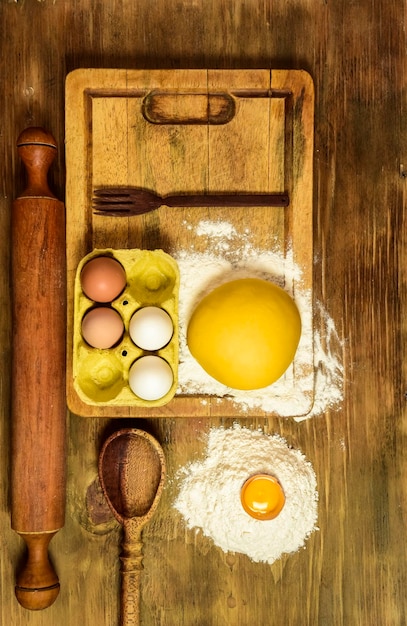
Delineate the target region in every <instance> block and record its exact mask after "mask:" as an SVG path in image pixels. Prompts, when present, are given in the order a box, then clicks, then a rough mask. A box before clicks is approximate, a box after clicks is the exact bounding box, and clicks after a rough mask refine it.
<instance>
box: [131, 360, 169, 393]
mask: <svg viewBox="0 0 407 626" xmlns="http://www.w3.org/2000/svg"><path fill="white" fill-rule="evenodd" d="M173 382H174V376H173V373H172V369H171V367H170V366H169V364H168V363H167V361H165V360H164V359H162V358H161V357H160V356H154V355H148V356H143V357H141V358H139V359H137V361H135V362H134V363H133V365H132V366H131V368H130V371H129V386H130V389H131V390H132V392H133V393H135V394H136V396H138V397H139V398H141V399H142V400H159V399H160V398H163V397H164V396H165V395H166V394H167V393H168V392H169V390H170V389H171V387H172V384H173Z"/></svg>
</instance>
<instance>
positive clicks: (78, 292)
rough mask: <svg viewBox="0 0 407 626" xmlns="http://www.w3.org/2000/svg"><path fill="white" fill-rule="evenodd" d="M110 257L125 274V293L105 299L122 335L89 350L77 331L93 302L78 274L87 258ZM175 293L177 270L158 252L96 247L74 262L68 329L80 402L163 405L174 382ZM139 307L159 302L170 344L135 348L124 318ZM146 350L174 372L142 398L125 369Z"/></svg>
mask: <svg viewBox="0 0 407 626" xmlns="http://www.w3.org/2000/svg"><path fill="white" fill-rule="evenodd" d="M99 256H109V257H111V258H113V259H115V260H116V261H119V263H121V265H122V266H123V268H124V270H125V272H126V279H127V282H126V287H125V289H124V291H123V292H122V293H121V294H120V295H119V296H118V297H117V298H116V299H115V300H113V301H112V302H111V303H110V306H111V307H112V308H113V309H115V310H116V311H117V312H118V313H119V314H120V316H121V318H122V320H123V323H124V334H123V337H122V339H121V340H120V342H119V343H118V344H117V345H115V346H114V347H113V348H109V349H100V348H92V347H91V346H90V345H89V344H87V343H86V342H85V341H84V339H83V337H82V333H81V326H82V319H83V317H84V315H85V313H86V312H87V311H88V310H89V309H91V308H92V307H94V306H95V305H97V303H96V302H94V301H93V300H90V299H89V298H88V297H87V296H86V295H85V294H84V292H83V291H82V287H81V280H80V275H81V271H82V268H83V266H84V265H85V264H86V263H87V262H88V261H90V260H91V259H93V258H95V257H99ZM178 294H179V269H178V265H177V263H176V262H175V260H174V259H173V258H172V257H171V256H170V255H168V254H167V253H166V252H164V251H163V250H140V249H131V250H113V249H111V248H107V249H103V250H99V249H95V250H93V251H92V252H91V253H90V254H88V255H87V256H86V257H84V258H83V259H82V260H81V262H80V263H79V265H78V268H77V271H76V277H75V296H74V297H75V301H74V327H73V379H74V381H73V383H74V388H75V390H76V392H77V394H78V395H79V397H80V398H81V399H82V401H83V402H85V403H86V404H90V405H97V406H109V405H110V406H142V407H154V406H163V405H164V404H167V403H168V402H169V401H170V400H171V399H172V398H173V396H174V394H175V391H176V388H177V385H178V350H179V348H178V346H179V340H178V327H179V324H178ZM143 306H158V307H161V308H162V309H164V310H165V311H166V312H167V313H168V314H169V315H170V317H171V319H172V323H173V326H174V332H173V335H172V338H171V340H170V342H169V343H168V344H167V345H166V346H164V347H163V348H161V349H160V350H157V351H154V352H150V351H146V350H142V349H141V348H139V347H138V346H136V345H135V344H134V343H133V341H132V340H131V338H130V336H129V322H130V319H131V317H132V316H133V315H134V313H135V312H136V311H137V310H138V309H139V308H141V307H143ZM147 354H154V355H157V356H160V357H162V358H163V359H164V360H165V361H167V363H168V364H169V365H170V367H171V369H172V372H173V378H174V380H173V384H172V386H171V388H170V390H169V391H168V393H166V394H165V395H164V396H163V397H161V398H159V399H158V400H143V399H142V398H139V397H138V396H136V395H135V394H134V393H133V391H132V390H131V389H130V387H129V378H128V376H129V370H130V367H131V365H132V364H133V363H134V361H135V360H136V359H138V358H139V357H141V356H144V355H147Z"/></svg>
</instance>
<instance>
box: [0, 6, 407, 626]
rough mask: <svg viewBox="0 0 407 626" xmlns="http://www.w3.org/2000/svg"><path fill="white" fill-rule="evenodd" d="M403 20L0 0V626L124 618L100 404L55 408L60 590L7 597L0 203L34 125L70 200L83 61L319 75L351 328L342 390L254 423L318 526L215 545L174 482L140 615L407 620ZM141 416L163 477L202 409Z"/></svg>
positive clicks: (328, 246)
mask: <svg viewBox="0 0 407 626" xmlns="http://www.w3.org/2000/svg"><path fill="white" fill-rule="evenodd" d="M405 23H406V8H405V4H404V3H403V2H397V1H395V0H359V1H356V0H246V1H245V0H165V1H164V0H156V1H154V2H152V1H151V0H127V1H126V0H122V1H119V0H117V1H115V0H104V1H103V0H94V1H93V2H92V3H89V2H87V1H85V0H71V1H69V0H44V1H43V2H39V1H37V0H25V1H24V0H21V1H17V2H7V1H6V0H2V2H1V4H0V42H1V43H0V46H1V58H0V64H1V66H0V67H1V71H0V79H1V96H0V97H1V104H0V146H1V164H2V168H1V194H0V233H1V242H2V243H1V246H0V269H1V271H0V306H1V315H0V359H1V366H0V401H1V402H0V477H1V483H0V484H1V488H0V576H1V581H0V623H1V624H2V625H4V626H23V625H24V626H25V625H29V626H30V625H33V626H51V625H53V624H66V625H67V626H77V624H84V626H94V625H95V626H96V625H98V626H102V625H105V624H106V626H107V625H109V626H111V625H113V624H116V623H118V611H119V608H118V589H119V577H118V557H117V555H118V544H119V540H120V528H119V527H118V525H117V524H116V522H114V521H113V520H112V519H111V518H110V517H109V515H108V514H107V512H106V510H105V509H104V505H103V502H101V503H100V506H99V508H98V507H95V498H92V496H91V495H90V496H89V493H91V492H89V486H91V485H92V484H93V483H94V480H95V477H96V460H97V453H98V449H99V446H100V441H101V432H102V429H104V427H105V426H108V420H102V421H99V420H85V419H84V418H81V417H77V416H74V415H70V416H68V426H69V465H68V470H69V471H68V496H67V498H68V499H67V517H66V525H65V527H64V529H63V530H62V531H60V532H59V533H58V535H57V536H56V538H55V539H54V540H53V541H52V544H51V546H52V557H53V560H54V563H55V565H56V568H57V570H58V573H59V576H60V579H61V585H62V588H61V593H60V596H59V598H58V599H57V601H56V602H55V604H54V605H53V606H52V607H51V608H49V609H47V610H45V611H42V612H39V613H30V612H28V611H25V610H24V609H22V608H21V607H20V606H19V605H18V603H17V601H16V600H15V597H14V574H15V568H16V566H17V564H18V562H19V559H20V558H21V554H22V550H23V545H22V541H21V540H20V539H19V538H18V536H17V535H16V534H15V533H14V532H13V531H12V530H11V528H10V513H9V500H10V493H9V466H10V457H9V437H10V392H9V386H10V376H9V372H10V333H11V319H10V304H9V298H10V287H11V285H10V282H9V260H10V244H9V241H10V236H9V234H10V213H11V201H12V199H13V197H15V196H16V195H17V194H18V192H19V191H21V188H22V180H23V176H22V170H21V166H20V164H19V162H18V160H17V157H16V150H15V142H16V138H17V136H18V134H19V133H20V131H21V130H22V129H23V128H25V127H27V126H30V125H41V126H44V127H46V128H47V129H48V130H50V131H51V132H52V133H53V134H54V136H55V138H56V139H57V141H58V144H59V146H60V151H59V156H58V160H57V162H56V163H55V165H54V167H53V173H52V179H51V180H52V184H53V187H54V190H55V191H56V192H57V194H58V195H59V197H61V198H63V197H64V183H65V166H64V150H63V144H64V81H65V77H66V74H67V73H68V72H69V71H71V70H73V69H75V68H79V67H103V68H116V67H117V68H120V67H122V68H165V69H171V68H275V69H278V68H287V69H291V68H299V69H305V70H307V71H308V72H310V74H311V75H312V77H313V79H314V82H315V89H316V115H315V161H314V188H315V206H314V218H315V219H314V224H315V226H314V258H315V267H314V270H315V272H314V280H315V294H314V299H315V302H317V301H320V302H322V303H323V304H324V305H325V307H326V308H327V309H328V310H329V312H330V314H331V315H332V316H333V318H334V320H335V323H336V326H337V328H338V330H339V333H340V335H341V338H343V340H344V350H343V355H342V357H343V362H344V367H345V398H344V402H343V404H342V406H341V407H340V408H339V409H338V410H335V411H328V412H327V413H326V414H325V415H324V416H321V417H318V418H314V419H311V420H308V421H306V422H303V423H302V424H296V423H292V422H291V421H289V420H271V421H269V422H268V423H266V424H265V423H264V422H262V424H261V425H263V426H265V427H266V428H267V430H268V431H272V432H281V433H282V434H283V435H284V436H285V437H286V438H287V439H288V440H289V442H290V443H291V444H292V445H294V446H298V447H299V448H300V449H301V450H302V451H303V452H304V453H305V454H306V455H307V457H308V458H309V459H310V460H311V462H312V463H313V465H314V468H315V471H316V474H317V477H318V489H319V494H320V505H319V520H318V522H319V526H320V531H319V532H317V533H315V534H314V535H313V536H312V538H311V539H310V541H309V542H308V543H307V547H306V550H301V551H299V552H298V553H296V554H294V555H291V556H290V557H287V558H284V559H282V560H281V561H279V562H278V563H276V564H274V565H273V566H268V565H258V564H257V565H256V564H253V563H252V562H251V561H250V560H249V559H248V558H247V557H245V556H237V555H236V556H231V555H229V556H228V555H225V554H224V553H223V552H222V551H220V550H218V549H217V548H214V547H213V545H212V543H211V542H210V541H209V540H205V539H203V538H202V537H201V536H199V535H197V536H195V534H194V533H192V532H185V530H184V528H183V525H182V522H181V520H180V519H179V516H177V515H176V513H175V512H174V510H173V509H172V508H171V501H172V498H173V495H174V492H173V489H174V487H173V483H172V482H171V481H170V482H169V485H168V488H167V489H166V491H165V494H164V497H163V499H162V501H161V503H160V507H159V510H158V512H157V514H156V516H155V518H154V521H153V522H152V523H151V524H150V525H149V526H148V527H146V529H145V532H144V542H145V548H144V551H145V571H144V574H143V588H142V624H144V625H145V626H157V625H162V626H175V625H177V626H194V625H196V626H224V625H228V626H281V625H284V626H285V625H288V626H306V625H309V626H337V625H344V626H371V625H372V624H377V625H378V626H387V625H388V626H390V625H392V626H393V625H394V626H402V625H403V624H406V623H407V603H406V600H405V597H406V592H405V590H406V586H407V561H406V542H405V527H406V515H407V480H406V478H405V475H406V469H407V462H406V459H407V454H406V449H407V445H406V444H407V442H406V434H407V427H406V409H405V403H406V398H405V391H406V380H405V377H406V373H407V369H406V366H405V364H404V359H405V332H404V329H405V323H404V310H405V283H406V281H405V278H404V273H403V272H404V267H405V266H406V260H407V254H406V251H405V242H406V236H405V193H406V191H405V190H406V177H407V148H406V138H407V133H406V131H407V116H406V113H407V111H406V109H407V105H406V104H407V101H406V95H407V94H406V76H407V74H406V69H407V68H406V44H407V38H406V33H405ZM27 393H29V390H27ZM151 422H152V423H150V424H149V426H150V427H151V428H152V429H153V430H154V431H155V432H156V434H157V437H158V438H159V439H160V441H161V442H162V443H163V446H164V449H165V453H166V457H167V462H168V469H169V476H170V477H173V476H174V473H175V471H176V469H177V466H178V464H179V461H180V459H183V461H184V462H186V461H187V460H188V458H192V457H193V456H194V455H195V454H196V453H197V452H199V451H200V445H201V444H200V443H199V440H198V434H199V433H200V432H206V431H207V429H208V427H209V426H210V425H211V424H212V423H215V422H214V421H213V422H210V421H209V420H202V419H200V420H198V419H192V418H191V419H190V420H189V419H183V420H170V419H168V420H167V419H164V420H161V421H159V422H158V421H157V422H154V420H151ZM216 423H218V422H216ZM253 423H254V421H253V420H251V421H250V422H249V424H248V425H251V424H253ZM115 426H116V427H118V426H119V424H118V423H116V424H115ZM27 462H29V460H27ZM96 493H97V490H96ZM87 496H88V503H89V502H92V503H93V506H92V507H89V506H87Z"/></svg>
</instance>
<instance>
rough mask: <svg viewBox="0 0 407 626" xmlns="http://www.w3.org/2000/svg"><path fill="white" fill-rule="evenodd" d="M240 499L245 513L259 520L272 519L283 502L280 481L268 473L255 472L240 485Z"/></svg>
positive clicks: (280, 508)
mask: <svg viewBox="0 0 407 626" xmlns="http://www.w3.org/2000/svg"><path fill="white" fill-rule="evenodd" d="M240 499H241V502H242V506H243V508H244V510H245V511H246V513H248V514H249V515H250V516H251V517H254V518H255V519H259V520H271V519H274V518H275V517H277V515H279V513H281V511H282V509H283V507H284V504H285V495H284V491H283V489H282V487H281V485H280V483H279V482H278V480H277V479H276V478H274V476H270V475H268V474H256V475H254V476H252V477H251V478H249V479H248V480H247V481H246V482H245V484H244V485H243V487H242V491H241V493H240Z"/></svg>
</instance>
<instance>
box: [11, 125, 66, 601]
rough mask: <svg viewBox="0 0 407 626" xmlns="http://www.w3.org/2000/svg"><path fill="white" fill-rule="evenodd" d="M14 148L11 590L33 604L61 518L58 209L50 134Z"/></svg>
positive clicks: (62, 324)
mask: <svg viewBox="0 0 407 626" xmlns="http://www.w3.org/2000/svg"><path fill="white" fill-rule="evenodd" d="M17 146H18V153H19V155H20V157H21V159H22V161H23V163H24V164H25V167H26V170H27V174H28V184H27V187H26V189H25V190H24V192H23V193H22V194H21V196H19V197H18V198H17V199H16V200H15V201H14V203H13V209H12V218H11V220H12V222H11V223H12V230H11V236H12V245H11V264H12V271H11V277H12V319H13V337H12V354H13V356H12V383H11V388H12V401H11V402H12V409H11V410H12V457H11V525H12V528H13V529H14V530H15V531H16V532H17V533H18V534H19V535H21V537H22V538H23V539H24V540H25V543H26V545H27V559H26V562H25V565H24V566H23V568H22V570H21V571H20V572H19V573H17V581H16V589H15V592H16V596H17V599H18V601H19V602H20V604H21V605H22V606H24V607H25V608H27V609H32V610H37V609H44V608H46V607H48V606H50V605H51V604H52V603H53V602H54V600H55V599H56V597H57V595H58V593H59V580H58V577H57V575H56V573H55V571H54V569H53V567H52V565H51V563H50V561H49V558H48V544H49V542H50V540H51V539H52V537H53V536H54V535H55V533H56V532H57V531H58V530H59V529H60V528H61V527H62V526H63V525H64V519H65V475H66V468H65V465H66V458H65V457H66V454H65V449H66V441H65V440H66V399H65V393H66V392H65V367H66V364H65V350H66V348H65V336H66V265H65V263H66V262H65V210H64V205H63V203H62V202H60V201H59V200H57V198H56V197H55V196H54V195H53V194H52V193H51V191H50V190H49V188H48V182H47V176H48V169H49V167H50V165H51V163H52V161H53V160H54V158H55V155H56V152H57V146H56V143H55V139H54V138H53V137H52V135H50V134H49V133H47V132H46V131H45V130H43V129H42V128H28V129H26V130H25V131H23V132H22V133H21V135H20V136H19V138H18V141H17Z"/></svg>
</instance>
